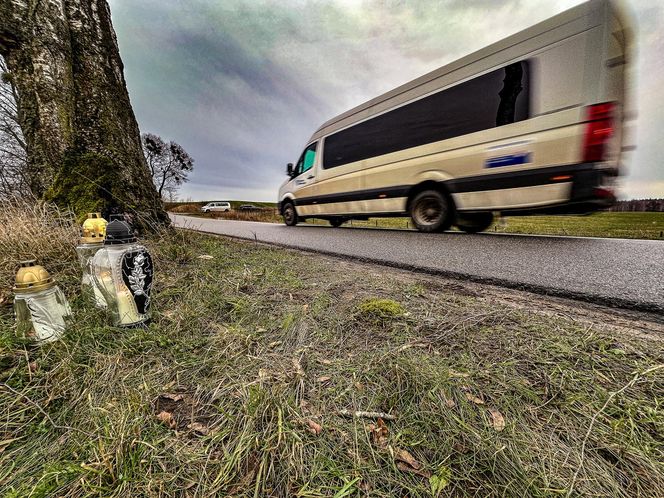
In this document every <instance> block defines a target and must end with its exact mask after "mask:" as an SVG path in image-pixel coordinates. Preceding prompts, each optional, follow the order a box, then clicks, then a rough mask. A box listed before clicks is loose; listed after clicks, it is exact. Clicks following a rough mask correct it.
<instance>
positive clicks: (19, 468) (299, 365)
mask: <svg viewBox="0 0 664 498" xmlns="http://www.w3.org/2000/svg"><path fill="white" fill-rule="evenodd" d="M19 213H20V211H19ZM47 215H48V216H50V214H49V213H47ZM48 216H47V217H45V218H44V219H41V221H40V220H37V221H35V220H30V219H29V217H28V215H26V214H23V215H18V214H16V213H14V214H12V215H11V216H7V217H5V218H2V219H3V220H5V221H7V220H11V219H13V222H14V223H20V224H22V225H28V226H32V227H33V229H34V232H33V235H34V236H33V238H32V246H27V245H26V246H23V247H22V248H19V249H17V243H16V240H14V239H13V238H12V237H14V238H15V237H17V231H16V230H14V231H12V230H5V231H0V248H1V249H2V250H3V251H4V254H3V259H2V261H3V267H2V270H3V273H2V278H3V281H2V282H1V284H2V289H3V290H5V291H6V290H7V289H8V287H9V286H10V282H9V281H8V279H9V278H10V275H11V273H10V266H12V265H11V264H10V263H11V261H12V259H13V258H18V257H25V256H26V255H28V254H29V253H30V252H38V251H42V250H45V248H43V247H41V245H42V244H48V243H50V242H51V238H50V237H48V235H47V234H44V235H43V236H42V238H41V239H40V238H39V235H38V234H39V233H40V232H45V230H43V229H44V228H45V227H47V226H51V225H52V224H53V222H52V220H50V218H48ZM60 225H61V226H62V227H63V228H62V230H63V231H62V233H60V234H59V235H60V236H61V237H62V238H63V240H68V241H69V243H70V244H72V246H73V243H74V242H75V229H71V228H68V227H67V224H66V222H64V221H63V222H61V224H60ZM40 227H41V229H40ZM146 243H147V245H148V246H149V247H150V249H151V251H152V252H153V254H154V257H155V264H156V272H157V273H156V279H155V288H154V293H153V306H154V308H153V309H154V320H153V323H152V324H151V325H150V327H149V328H148V329H146V330H142V329H135V330H134V329H119V328H113V327H111V326H109V325H107V320H106V317H105V316H104V314H103V313H99V312H97V311H95V310H92V309H90V307H89V306H88V305H86V304H85V303H84V302H83V301H82V298H81V297H80V296H78V295H77V292H78V289H77V287H78V268H77V262H76V259H75V254H74V252H73V247H71V248H70V249H69V250H66V249H63V247H64V246H66V244H65V245H64V246H62V247H60V254H59V255H56V253H55V252H50V253H46V256H45V261H44V264H46V265H48V266H51V264H53V268H54V273H55V275H54V276H55V277H56V278H57V279H58V280H59V282H60V283H61V285H63V287H64V288H65V290H66V292H67V294H68V295H69V296H70V298H71V301H72V305H73V308H74V311H75V316H74V320H73V323H72V325H71V326H70V328H69V330H68V332H67V334H66V337H65V338H64V339H63V340H62V341H61V342H58V343H55V344H51V345H46V346H43V347H41V348H38V347H35V346H34V345H33V344H32V343H31V342H30V340H29V339H26V338H21V337H16V335H15V329H14V326H13V318H12V312H11V307H10V299H9V297H8V296H7V295H6V294H5V295H4V296H3V297H1V298H0V413H1V414H2V418H1V419H0V496H3V497H28V496H35V497H46V496H72V497H74V496H75V497H81V496H115V497H127V496H132V497H139V496H146V497H147V496H151V497H152V496H183V497H188V496H190V497H208V496H215V495H216V496H253V497H264V496H283V497H286V496H288V497H290V496H299V497H315V496H335V497H346V496H372V497H374V496H375V497H393V496H411V497H419V496H423V497H424V496H538V497H540V496H565V495H567V496H588V497H590V496H593V497H596V496H611V497H634V496H644V497H657V496H663V495H664V437H663V435H664V406H663V405H662V399H664V342H663V341H662V329H661V327H659V329H657V327H658V326H655V325H653V327H652V328H651V330H650V333H648V334H644V333H642V334H632V333H631V332H624V333H619V332H618V331H616V329H615V328H614V327H613V326H612V325H610V324H607V323H606V321H602V320H593V319H592V316H591V318H590V321H588V319H586V320H585V321H584V320H582V321H575V320H574V319H572V318H566V317H565V316H563V315H567V316H572V315H570V314H569V312H564V313H559V314H556V315H554V316H551V315H546V314H542V313H540V312H536V311H534V310H531V309H529V306H532V305H529V302H528V300H527V299H528V298H524V301H523V305H524V306H523V307H520V306H510V305H509V304H506V303H504V302H496V301H495V299H491V298H490V297H489V296H488V295H485V292H488V290H487V288H485V287H480V286H477V285H474V284H462V283H458V282H454V281H447V280H444V279H440V278H428V277H426V276H422V275H413V274H409V273H407V272H402V271H398V270H392V269H386V268H379V267H374V266H368V265H361V264H355V263H349V262H344V261H340V260H335V259H332V258H324V257H318V256H314V255H308V254H303V253H299V252H296V251H286V250H282V249H276V248H271V247H267V246H262V245H258V244H253V243H249V242H240V241H233V240H229V239H223V238H214V237H212V236H204V235H199V234H194V233H189V232H183V231H179V232H170V233H164V234H162V235H161V236H159V237H153V238H151V239H149V240H148V241H146ZM13 266H15V265H13ZM13 266H12V268H13ZM511 292H513V291H507V290H504V291H500V295H501V296H503V297H505V296H507V295H508V294H509V293H511ZM501 303H502V304H501ZM533 308H536V306H533ZM611 322H613V320H611ZM344 410H348V411H349V412H350V413H347V412H345V411H344ZM354 411H365V412H379V413H375V414H364V415H365V416H355V415H354V414H353V412H354Z"/></svg>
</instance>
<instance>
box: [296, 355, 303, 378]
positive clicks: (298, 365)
mask: <svg viewBox="0 0 664 498" xmlns="http://www.w3.org/2000/svg"><path fill="white" fill-rule="evenodd" d="M293 369H294V370H295V375H300V376H304V370H303V368H302V364H301V363H300V360H298V359H297V358H293Z"/></svg>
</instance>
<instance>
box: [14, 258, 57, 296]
mask: <svg viewBox="0 0 664 498" xmlns="http://www.w3.org/2000/svg"><path fill="white" fill-rule="evenodd" d="M54 285H55V281H54V280H53V278H51V275H49V273H48V272H47V271H46V269H45V268H44V267H43V266H40V265H38V264H36V261H35V260H34V259H31V260H28V261H21V267H20V268H19V269H18V272H16V284H15V285H14V292H38V291H40V290H45V289H50V288H51V287H53V286H54Z"/></svg>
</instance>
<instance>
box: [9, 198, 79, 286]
mask: <svg viewBox="0 0 664 498" xmlns="http://www.w3.org/2000/svg"><path fill="white" fill-rule="evenodd" d="M79 237H80V234H79V228H78V225H77V224H76V221H75V219H74V215H73V214H72V213H70V212H67V211H61V210H58V209H57V208H56V207H54V206H53V205H51V204H45V203H43V202H40V201H36V200H30V199H12V200H10V201H8V202H6V203H5V204H3V206H2V208H1V209H0V294H2V293H3V292H7V291H10V290H11V286H12V285H13V281H14V277H15V275H16V270H17V269H18V265H19V262H20V261H23V260H27V259H36V260H37V262H38V263H39V264H41V265H43V266H44V267H45V268H46V269H47V270H48V271H49V272H51V273H54V274H59V275H61V276H62V277H63V278H64V283H65V285H69V284H71V283H72V279H70V277H71V276H72V275H73V274H74V273H75V272H76V269H77V268H78V262H77V259H76V252H75V250H74V248H75V246H76V244H77V243H78V239H79ZM73 280H76V279H73Z"/></svg>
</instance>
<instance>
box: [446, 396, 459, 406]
mask: <svg viewBox="0 0 664 498" xmlns="http://www.w3.org/2000/svg"><path fill="white" fill-rule="evenodd" d="M445 406H447V407H448V408H454V407H455V406H456V401H454V400H453V399H449V398H445Z"/></svg>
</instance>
